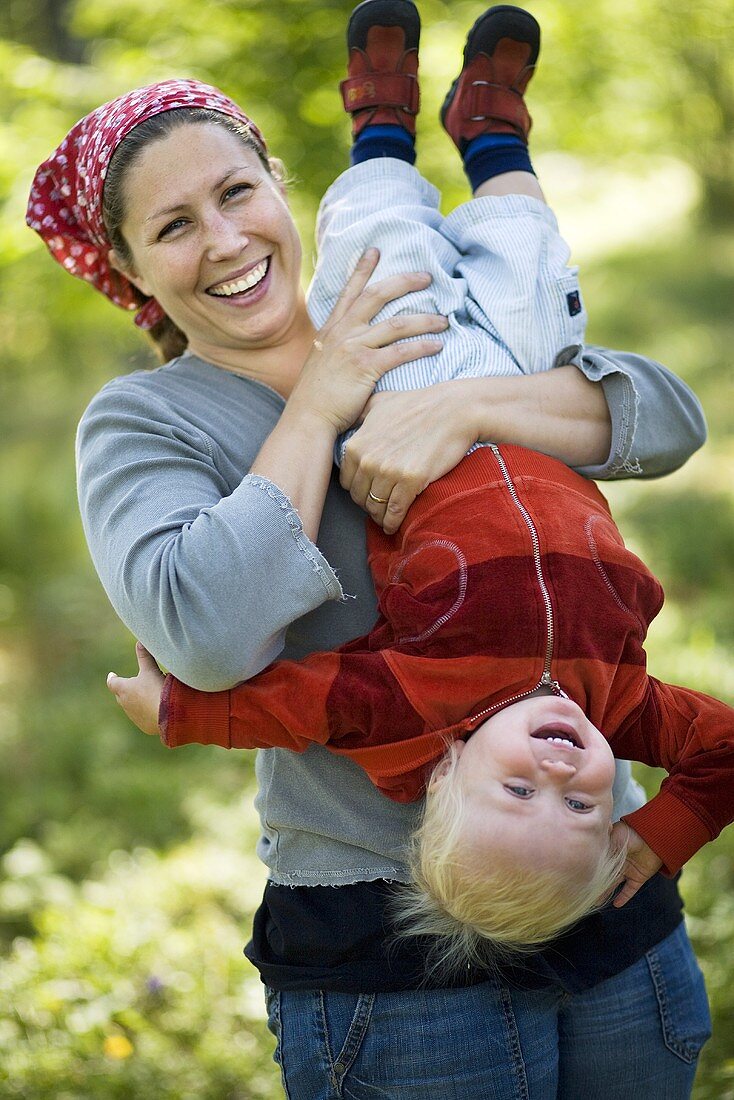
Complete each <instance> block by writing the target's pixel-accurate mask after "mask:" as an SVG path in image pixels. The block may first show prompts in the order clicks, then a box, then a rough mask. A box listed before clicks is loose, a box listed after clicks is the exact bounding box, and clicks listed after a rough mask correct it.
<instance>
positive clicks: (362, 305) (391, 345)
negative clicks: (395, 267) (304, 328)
mask: <svg viewBox="0 0 734 1100" xmlns="http://www.w3.org/2000/svg"><path fill="white" fill-rule="evenodd" d="M378 260H379V253H378V251H377V249H375V248H372V249H369V250H368V251H367V252H366V253H365V254H364V256H362V258H361V259H360V261H359V263H358V264H357V267H356V269H355V271H354V274H353V275H352V277H351V278H350V279H349V281H348V282H347V284H346V286H345V288H344V291H343V292H342V295H341V297H340V298H339V301H338V302H337V304H336V306H335V307H334V310H333V312H332V314H331V316H330V318H329V320H328V321H327V323H326V324H325V325H324V327H323V328H322V329H321V330H320V331H319V332H318V334H317V338H316V340H314V344H313V349H312V351H311V352H310V354H309V355H308V357H307V359H306V361H305V363H304V365H303V369H302V370H301V373H300V375H299V378H298V381H297V383H296V385H295V386H294V388H293V391H292V393H291V396H290V398H289V400H288V408H289V411H290V412H292V411H293V410H294V409H296V410H298V412H299V414H302V412H303V411H304V405H305V406H306V407H307V409H308V410H309V411H310V412H311V414H315V415H317V416H318V417H320V418H323V419H325V420H326V421H327V423H328V424H329V425H330V427H331V428H332V429H333V432H334V436H335V437H336V436H337V435H339V434H340V433H341V432H343V431H346V429H347V428H350V427H351V426H352V424H353V423H354V422H355V421H356V420H357V419H358V417H359V416H360V415H361V413H362V410H363V409H364V406H365V403H366V402H367V400H368V398H369V397H370V395H371V394H372V391H373V389H374V386H375V382H377V381H378V380H379V379H380V378H381V377H382V375H383V374H385V373H386V372H387V371H389V370H392V369H393V368H394V367H397V366H400V365H401V364H403V363H409V362H412V361H413V360H414V359H421V358H423V357H424V356H427V355H435V354H436V353H437V352H439V351H440V350H441V347H442V344H441V342H440V341H439V340H437V339H435V337H434V338H432V337H431V336H430V334H431V333H441V332H443V331H444V329H445V328H446V327H447V326H448V321H447V320H446V318H445V317H441V316H440V315H438V314H434V313H414V314H403V315H400V316H397V317H392V318H390V319H389V320H387V321H380V322H378V323H377V324H371V322H372V321H373V319H374V318H375V317H376V316H377V314H378V313H379V312H380V310H381V309H383V307H384V306H386V305H387V304H388V302H392V301H393V300H394V299H395V298H401V297H402V296H403V295H405V294H409V293H411V292H412V291H415V290H419V289H422V288H424V287H426V286H428V284H429V283H430V281H431V279H430V275H428V274H426V273H425V272H418V273H411V274H406V275H393V276H391V277H390V278H388V279H383V280H381V281H380V282H378V283H373V285H372V286H367V283H368V281H369V279H370V276H371V275H372V273H373V271H374V270H375V267H376V266H377V262H378ZM421 336H422V337H423V339H417V340H413V341H411V342H410V343H399V342H398V341H403V340H406V339H407V338H408V337H421Z"/></svg>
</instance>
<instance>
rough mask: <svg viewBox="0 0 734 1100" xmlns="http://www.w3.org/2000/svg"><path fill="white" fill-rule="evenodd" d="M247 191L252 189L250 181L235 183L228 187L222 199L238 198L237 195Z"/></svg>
mask: <svg viewBox="0 0 734 1100" xmlns="http://www.w3.org/2000/svg"><path fill="white" fill-rule="evenodd" d="M247 191H252V187H251V185H250V184H249V183H235V184H234V185H233V186H232V187H228V188H227V190H226V191H225V192H224V194H223V195H222V199H223V200H224V201H226V200H227V199H233V198H236V196H237V195H241V194H243V193H244V192H247Z"/></svg>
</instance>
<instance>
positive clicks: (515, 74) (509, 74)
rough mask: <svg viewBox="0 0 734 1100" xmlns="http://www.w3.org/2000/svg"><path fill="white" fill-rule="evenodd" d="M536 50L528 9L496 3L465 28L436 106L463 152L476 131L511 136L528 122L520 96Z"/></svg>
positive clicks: (524, 133) (523, 134) (522, 132)
mask: <svg viewBox="0 0 734 1100" xmlns="http://www.w3.org/2000/svg"><path fill="white" fill-rule="evenodd" d="M539 51H540V27H539V26H538V23H537V20H535V19H534V18H533V16H532V15H531V14H530V12H527V11H524V10H523V9H522V8H515V7H511V6H510V5H507V4H501V5H499V6H498V7H494V8H490V9H489V10H488V11H486V12H485V13H484V15H482V16H480V18H479V19H478V20H477V21H476V23H475V24H474V26H473V27H472V29H471V30H470V31H469V34H468V36H467V40H466V46H465V47H464V66H463V68H462V70H461V72H460V73H459V75H458V76H457V78H456V80H455V81H454V83H453V84H452V85H451V88H450V89H449V93H448V95H447V96H446V99H445V100H444V104H443V107H442V108H441V123H442V125H443V127H444V129H445V130H446V132H447V133H448V135H449V137H450V138H451V139H452V140H453V142H454V144H455V145H456V146H457V147H458V149H459V152H460V153H463V152H464V150H465V149H466V146H467V145H468V143H469V142H470V141H472V140H473V139H474V138H476V137H479V136H480V135H481V134H515V135H516V136H518V137H520V138H521V139H522V140H523V141H524V142H527V140H528V133H529V132H530V127H531V125H532V122H531V119H530V115H529V114H528V109H527V107H526V106H525V100H524V98H523V96H524V94H525V89H526V88H527V86H528V83H529V82H530V78H531V77H532V75H533V73H534V71H535V63H536V61H537V59H538V53H539Z"/></svg>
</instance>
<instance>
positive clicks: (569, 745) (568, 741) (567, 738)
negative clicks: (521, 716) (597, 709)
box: [530, 725, 584, 749]
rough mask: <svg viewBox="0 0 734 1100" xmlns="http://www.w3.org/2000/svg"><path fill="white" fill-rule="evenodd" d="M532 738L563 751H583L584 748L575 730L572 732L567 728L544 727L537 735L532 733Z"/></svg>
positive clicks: (536, 732)
mask: <svg viewBox="0 0 734 1100" xmlns="http://www.w3.org/2000/svg"><path fill="white" fill-rule="evenodd" d="M530 736H531V737H534V738H536V739H537V740H538V741H547V742H549V744H551V745H558V747H559V748H562V749H563V748H565V749H583V747H584V746H583V744H582V743H581V740H580V738H579V736H578V734H577V733H576V732H575V730H574V731H571V730H570V729H567V728H566V727H565V726H557V725H553V726H543V727H542V728H541V729H539V730H536V731H535V733H531V735H530Z"/></svg>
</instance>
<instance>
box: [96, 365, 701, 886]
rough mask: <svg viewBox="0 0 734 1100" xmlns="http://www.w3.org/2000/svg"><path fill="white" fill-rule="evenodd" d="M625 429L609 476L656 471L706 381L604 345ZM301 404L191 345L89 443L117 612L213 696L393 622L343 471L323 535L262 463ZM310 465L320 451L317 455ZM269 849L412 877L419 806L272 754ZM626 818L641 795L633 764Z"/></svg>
mask: <svg viewBox="0 0 734 1100" xmlns="http://www.w3.org/2000/svg"><path fill="white" fill-rule="evenodd" d="M583 370H584V373H585V374H586V376H587V377H589V378H590V379H592V380H593V381H601V382H602V384H603V386H604V392H605V396H606V398H607V401H608V403H609V407H610V411H611V415H612V423H613V432H612V437H613V438H612V450H611V454H610V456H609V459H608V461H607V462H606V463H605V464H604V465H602V466H599V467H587V468H584V469H582V470H581V472H582V473H584V474H586V475H587V476H590V477H594V478H612V477H618V476H629V475H630V474H635V475H637V476H647V477H651V476H655V475H658V474H663V473H666V472H669V471H670V470H673V469H676V468H677V467H678V466H679V465H681V464H682V463H683V462H684V461H685V460H686V459H687V458H688V457H689V455H690V454H691V453H692V452H693V451H694V450H695V449H696V448H697V447H699V446H700V445H701V444H702V443H703V441H704V439H705V422H704V419H703V414H702V412H701V409H700V406H699V404H698V402H697V400H696V398H695V397H694V395H693V394H692V393H691V391H690V390H689V389H688V388H687V387H686V386H685V385H684V384H683V383H682V382H681V381H680V380H679V379H677V378H676V377H675V376H674V375H672V374H671V373H670V372H669V371H667V370H666V369H665V368H664V367H661V366H660V365H658V364H656V363H653V362H652V361H650V360H647V359H643V358H640V357H638V356H634V355H629V354H626V353H621V352H611V351H606V350H601V349H590V350H589V351H587V352H586V353H585V356H584V364H583ZM283 405H284V402H283V399H282V398H281V397H280V395H279V394H277V393H275V391H273V390H271V389H269V388H268V387H267V386H264V385H262V384H261V383H259V382H255V381H253V380H251V379H248V378H244V377H242V376H241V375H237V374H234V373H232V372H229V371H226V370H222V369H220V368H218V367H215V366H212V365H211V364H209V363H206V362H204V361H202V360H200V359H198V358H196V357H195V356H193V355H189V354H187V355H184V356H182V357H181V358H179V359H176V360H173V361H172V362H171V363H168V364H166V366H164V367H160V368H158V369H157V370H152V371H137V372H135V373H133V374H130V375H126V376H123V377H121V378H116V379H114V380H113V381H111V382H109V383H108V384H107V385H106V386H105V387H104V388H103V389H102V390H101V391H100V392H99V393H98V394H97V395H96V397H94V398H93V400H92V402H91V403H90V405H89V407H88V409H87V410H86V412H85V414H84V416H83V418H82V420H81V423H80V425H79V432H78V437H77V463H78V486H79V502H80V508H81V514H82V522H83V525H84V531H85V534H86V537H87V541H88V544H89V548H90V551H91V554H92V559H93V561H94V564H95V567H96V569H97V572H98V573H99V576H100V579H101V581H102V583H103V585H104V587H105V590H106V592H107V594H108V596H109V598H110V601H111V602H112V604H113V606H114V608H115V610H116V611H117V613H118V615H119V616H120V618H121V619H122V621H123V622H124V623H125V625H126V626H127V627H128V628H129V630H130V631H131V632H132V633H133V634H134V635H135V636H136V637H137V638H139V639H140V640H141V641H142V642H143V644H144V645H145V646H146V647H147V648H148V649H149V650H150V651H151V652H152V653H153V654H154V655H155V656H156V657H157V659H158V660H159V661H160V663H161V664H162V665H163V666H164V667H166V668H167V669H170V671H171V672H173V673H174V674H175V675H176V676H177V677H178V678H179V679H181V680H183V681H184V682H185V683H187V684H190V685H192V686H194V687H197V688H200V689H202V690H205V691H216V690H220V689H222V688H228V687H231V686H233V685H234V684H235V683H238V682H240V681H241V680H245V679H249V678H250V677H251V676H254V675H256V674H257V673H258V672H259V671H260V670H261V669H263V668H264V667H265V666H266V665H268V664H269V663H270V662H271V661H273V660H274V659H275V658H276V657H278V656H280V655H283V656H287V657H289V658H293V659H298V658H299V657H302V656H304V655H305V654H307V653H310V652H312V651H313V650H317V649H332V648H334V647H335V646H338V645H340V644H342V643H343V642H345V641H348V640H349V639H351V638H354V637H356V636H357V635H359V634H363V633H365V632H366V631H367V630H369V628H370V627H371V625H372V623H373V622H374V619H375V617H376V600H375V595H374V591H373V589H372V583H371V580H370V574H369V569H368V566H367V559H366V548H365V537H364V513H363V512H361V510H360V509H358V508H357V506H356V505H355V504H354V503H353V502H352V500H351V499H350V497H349V496H348V494H347V493H345V492H344V491H343V490H342V489H341V488H340V487H339V483H338V480H337V477H336V475H335V476H334V477H333V478H332V484H331V486H330V488H329V492H328V494H327V499H326V504H325V507H324V513H323V518H322V522H321V526H320V529H319V536H318V546H317V545H315V544H314V543H313V542H311V540H310V539H308V538H307V537H306V536H305V534H304V533H303V530H302V528H301V525H300V521H299V518H298V515H297V513H296V511H295V509H294V508H293V506H292V505H291V503H290V501H289V500H288V499H287V497H285V495H284V494H283V493H282V492H281V491H280V490H279V489H278V488H277V486H276V485H274V484H273V483H271V482H269V481H267V480H266V479H265V478H261V477H258V476H253V475H251V474H249V473H248V470H249V469H250V466H251V465H252V462H253V460H254V458H255V456H256V455H257V453H258V451H259V449H260V447H261V445H262V443H263V441H264V439H265V438H266V437H267V435H268V434H269V433H270V431H271V430H272V428H273V426H274V425H275V423H276V421H277V419H278V417H279V416H280V413H281V411H282V408H283ZM304 462H308V455H307V454H304ZM257 776H258V785H259V793H258V798H257V803H258V808H259V811H260V816H261V822H262V836H261V839H260V842H259V848H258V850H259V854H260V856H261V858H262V859H263V860H264V861H265V863H266V864H267V865H268V868H269V874H270V877H271V878H272V879H273V880H274V881H275V882H279V883H288V884H292V885H299V884H302V885H315V884H333V885H338V884H339V883H349V882H357V881H365V880H372V879H377V878H393V879H399V880H405V879H406V878H407V872H406V869H405V864H404V862H403V853H404V849H405V844H406V840H407V838H408V836H409V833H410V831H411V830H412V828H413V826H414V825H415V822H416V815H417V813H418V807H417V806H416V805H412V806H405V805H400V804H398V803H395V802H392V801H390V800H388V799H386V798H384V797H383V796H382V795H380V794H379V793H378V792H377V790H376V789H375V788H374V787H373V786H372V784H371V783H370V782H369V780H368V779H367V777H366V776H365V775H364V774H363V773H362V772H361V770H360V769H359V768H358V767H357V766H356V765H354V764H352V763H351V762H350V761H348V760H345V759H342V758H339V757H334V756H333V755H332V754H330V753H329V752H328V751H327V750H326V749H324V748H322V747H320V746H312V747H311V748H310V749H309V750H308V751H307V752H306V753H304V754H302V755H296V754H294V753H290V752H287V751H285V750H282V749H269V750H264V751H261V752H259V753H258V761H257ZM615 794H616V795H617V796H618V798H617V802H616V803H615V808H616V810H617V813H618V814H621V813H625V812H629V811H631V810H632V809H633V808H634V807H635V806H637V805H639V804H641V802H642V801H643V799H642V798H641V797H640V792H639V789H637V788H636V785H635V784H634V783H633V782H632V781H631V780H630V773H629V766H628V765H626V764H620V765H619V766H618V776H617V783H616V785H615Z"/></svg>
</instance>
